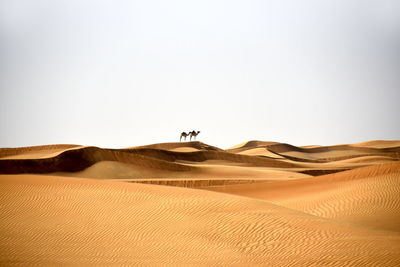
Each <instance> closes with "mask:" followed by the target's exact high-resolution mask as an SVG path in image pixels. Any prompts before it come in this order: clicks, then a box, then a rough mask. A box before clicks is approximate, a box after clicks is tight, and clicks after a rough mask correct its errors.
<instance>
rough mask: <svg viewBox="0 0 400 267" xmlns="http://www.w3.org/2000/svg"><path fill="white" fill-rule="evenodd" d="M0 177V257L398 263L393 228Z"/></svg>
mask: <svg viewBox="0 0 400 267" xmlns="http://www.w3.org/2000/svg"><path fill="white" fill-rule="evenodd" d="M0 185H1V191H0V192H1V195H0V196H1V201H2V202H1V203H3V209H1V211H0V212H1V220H0V225H1V229H2V234H1V237H0V238H1V242H0V246H1V249H0V260H1V262H2V265H12V264H23V265H33V264H41V265H63V264H68V265H71V264H73V265H88V264H92V265H93V264H95V265H98V264H100V265H110V264H113V265H122V264H124V265H182V264H185V265H193V264H196V265H199V264H200V265H216V264H218V265H265V264H268V265H271V266H288V265H297V266H304V265H310V264H314V265H321V266H322V265H324V266H326V265H341V266H343V265H364V266H365V265H381V266H382V265H383V266H389V265H392V266H395V265H396V264H400V237H399V236H398V235H393V234H392V233H390V232H385V231H380V230H372V229H361V228H355V227H352V226H350V225H347V224H341V223H337V222H334V221H329V220H326V219H322V218H318V217H316V216H310V215H308V214H305V213H302V212H297V211H293V210H290V209H287V208H284V207H279V206H276V205H273V204H270V203H268V202H260V201H257V200H253V199H250V198H241V197H236V196H230V195H225V194H219V193H212V192H207V191H202V190H192V189H183V188H177V187H165V186H156V185H141V184H127V183H119V182H114V183H113V182H101V181H95V180H84V179H69V178H60V177H45V176H34V175H30V176H29V175H16V176H2V177H0ZM16 211H17V212H16Z"/></svg>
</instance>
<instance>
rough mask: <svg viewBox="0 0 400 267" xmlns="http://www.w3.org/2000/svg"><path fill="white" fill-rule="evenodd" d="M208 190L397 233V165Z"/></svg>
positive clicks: (399, 187)
mask: <svg viewBox="0 0 400 267" xmlns="http://www.w3.org/2000/svg"><path fill="white" fill-rule="evenodd" d="M208 189H209V190H213V191H218V192H225V193H231V194H237V195H242V196H247V197H252V198H257V199H263V200H268V201H271V202H273V203H275V204H278V205H281V206H285V207H288V208H291V209H296V210H299V211H302V212H306V213H308V214H312V215H316V216H320V217H324V218H332V219H336V220H341V221H345V222H349V223H353V224H357V225H362V226H368V227H375V228H378V229H385V230H392V231H397V232H400V198H399V196H400V162H395V163H387V164H381V165H376V166H369V167H364V168H359V169H355V170H351V171H346V172H340V173H335V174H330V175H325V176H319V177H313V178H308V179H301V180H292V181H281V182H276V183H268V184H266V183H258V184H246V185H234V186H225V187H213V188H211V187H210V188H208Z"/></svg>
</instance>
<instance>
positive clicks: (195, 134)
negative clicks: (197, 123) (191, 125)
mask: <svg viewBox="0 0 400 267" xmlns="http://www.w3.org/2000/svg"><path fill="white" fill-rule="evenodd" d="M199 133H200V131H197V132H196V131H191V132H189V135H190V141H192V137H193V139H194V140H196V136H197V135H198V134H199Z"/></svg>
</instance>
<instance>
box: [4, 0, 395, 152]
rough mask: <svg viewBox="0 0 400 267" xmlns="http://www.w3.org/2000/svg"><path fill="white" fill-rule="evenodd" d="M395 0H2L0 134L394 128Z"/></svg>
mask: <svg viewBox="0 0 400 267" xmlns="http://www.w3.org/2000/svg"><path fill="white" fill-rule="evenodd" d="M399 48H400V1H397V0H393V1H391V0H323V1H321V0H303V1H298V0H269V1H261V0H260V1H254V0H245V1H244V0H243V1H232V0H230V1H218V0H213V1H211V0H210V1H207V0H203V1H188V0H182V1H161V0H160V1H155V0H146V1H129V0H125V1H123V0H109V1H106V0H68V1H67V0H65V1H53V0H36V1H32V0H0V125H1V128H0V129H1V131H0V147H14V146H27V145H40V144H55V143H76V144H83V145H96V146H102V147H115V148H118V147H127V146H134V145H145V144H150V143H158V142H171V141H178V140H179V135H180V133H181V132H182V131H189V130H200V131H201V133H200V135H199V136H198V139H199V140H200V141H203V142H206V143H209V144H211V145H215V146H219V147H221V148H227V147H230V146H233V145H235V144H237V143H241V142H244V141H248V140H253V139H257V140H272V141H281V142H287V143H291V144H294V145H307V144H322V145H324V144H325V145H327V144H338V143H353V142H359V141H365V140H370V139H400V119H399V114H400V107H399V100H400V49H399Z"/></svg>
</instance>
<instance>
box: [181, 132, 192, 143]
mask: <svg viewBox="0 0 400 267" xmlns="http://www.w3.org/2000/svg"><path fill="white" fill-rule="evenodd" d="M189 135H190V133H186V132H182V133H181V138H180V139H179V142H182V137H185V141H186V137H187V136H189Z"/></svg>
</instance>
